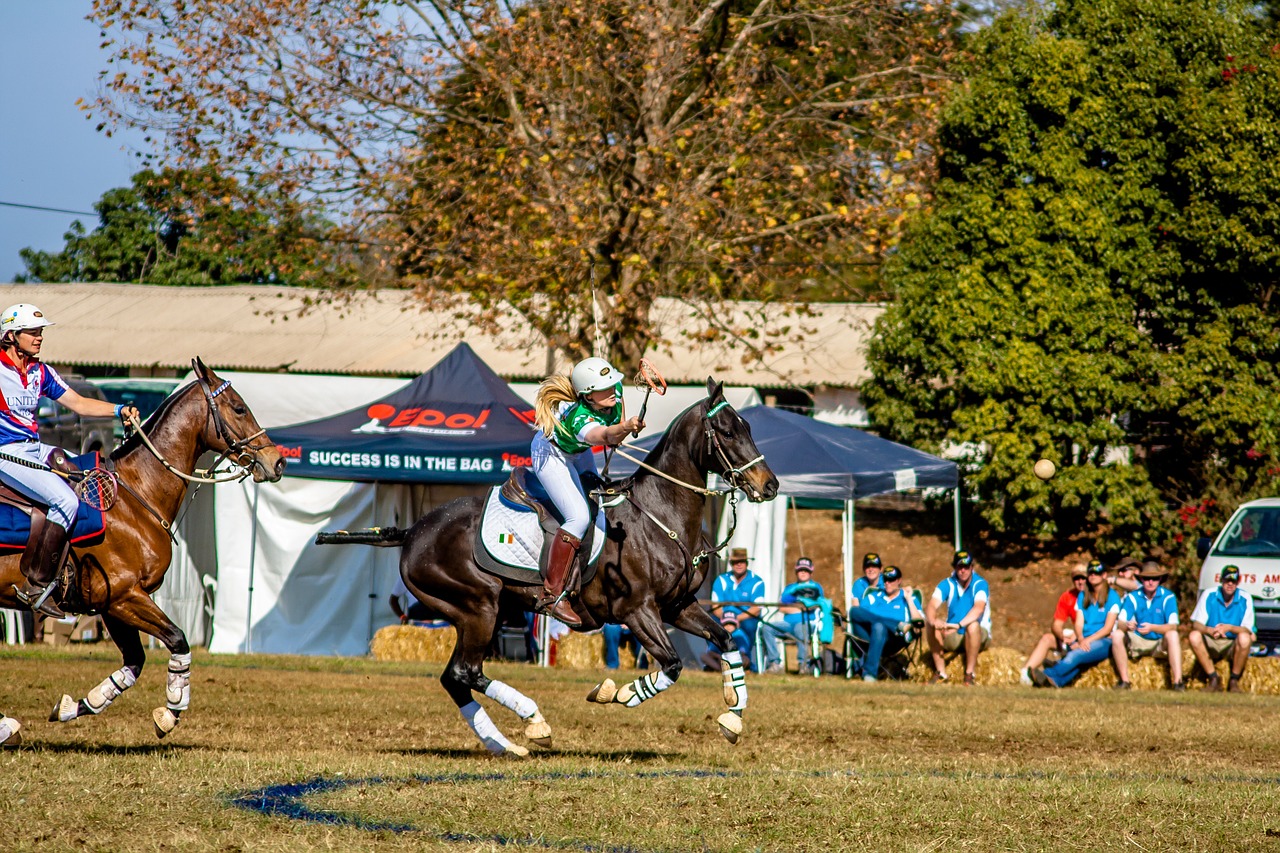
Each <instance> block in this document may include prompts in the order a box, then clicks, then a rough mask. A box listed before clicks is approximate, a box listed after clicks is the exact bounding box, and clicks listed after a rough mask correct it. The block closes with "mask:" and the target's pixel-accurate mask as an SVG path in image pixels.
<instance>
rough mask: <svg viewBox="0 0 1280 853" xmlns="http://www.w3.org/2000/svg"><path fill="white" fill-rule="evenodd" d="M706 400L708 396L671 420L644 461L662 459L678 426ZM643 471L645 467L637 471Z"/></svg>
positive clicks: (652, 461) (650, 462) (650, 461)
mask: <svg viewBox="0 0 1280 853" xmlns="http://www.w3.org/2000/svg"><path fill="white" fill-rule="evenodd" d="M706 402H707V398H706V397H703V398H702V399H701V400H698V401H697V402H696V403H694V404H693V405H691V406H689V407H688V408H686V409H685V410H684V411H682V412H681V413H680V414H678V415H676V416H675V417H674V418H673V419H672V420H671V425H670V426H668V427H667V429H666V430H665V431H664V432H663V433H662V437H661V438H659V439H658V443H657V444H655V445H654V446H653V449H652V450H650V451H649V452H648V454H646V455H645V457H644V461H645V462H647V463H649V464H650V465H652V464H653V463H654V462H656V461H658V460H659V459H661V458H662V454H663V453H665V452H666V448H667V442H668V441H670V440H671V436H672V434H673V433H675V432H677V431H678V430H677V429H676V428H677V427H681V426H683V425H684V421H685V418H687V417H689V415H690V413H692V412H693V410H694V409H696V408H698V407H699V406H701V405H702V404H703V403H706ZM699 417H701V415H699ZM643 472H644V469H643V468H641V469H640V470H639V471H637V472H636V474H641V473H643Z"/></svg>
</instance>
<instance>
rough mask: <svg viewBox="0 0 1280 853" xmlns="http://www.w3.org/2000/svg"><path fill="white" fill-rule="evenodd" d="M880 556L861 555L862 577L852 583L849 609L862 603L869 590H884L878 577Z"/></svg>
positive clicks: (872, 554)
mask: <svg viewBox="0 0 1280 853" xmlns="http://www.w3.org/2000/svg"><path fill="white" fill-rule="evenodd" d="M880 568H881V562H880V555H879V554H874V553H867V554H863V555H862V577H860V578H858V579H857V580H856V581H854V582H853V589H852V590H851V591H850V593H849V597H850V599H851V601H850V602H849V606H850V607H851V608H853V607H857V606H858V605H859V604H861V603H862V599H863V598H864V597H866V594H867V590H869V589H880V590H883V589H884V580H883V579H882V578H881V577H880Z"/></svg>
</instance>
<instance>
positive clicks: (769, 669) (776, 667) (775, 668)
mask: <svg viewBox="0 0 1280 853" xmlns="http://www.w3.org/2000/svg"><path fill="white" fill-rule="evenodd" d="M764 671H765V672H766V673H769V674H771V675H776V674H777V673H779V672H782V671H783V669H782V664H780V663H771V664H769V665H768V666H766V667H765V668H764Z"/></svg>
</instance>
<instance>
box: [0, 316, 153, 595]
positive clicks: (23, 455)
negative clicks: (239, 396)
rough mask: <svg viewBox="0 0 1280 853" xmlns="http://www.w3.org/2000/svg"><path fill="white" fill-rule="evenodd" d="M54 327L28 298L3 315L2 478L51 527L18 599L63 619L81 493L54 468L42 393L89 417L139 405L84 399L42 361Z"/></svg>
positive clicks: (25, 560) (33, 543)
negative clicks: (41, 422) (41, 419)
mask: <svg viewBox="0 0 1280 853" xmlns="http://www.w3.org/2000/svg"><path fill="white" fill-rule="evenodd" d="M52 325H53V323H50V322H49V321H48V320H47V319H46V318H45V316H44V314H43V313H42V312H41V311H40V309H39V308H37V307H36V306H34V305H28V304H27V303H25V302H20V303H18V304H17V305H10V306H9V307H8V308H6V309H5V310H4V313H3V314H0V483H4V485H6V486H8V487H9V488H11V489H13V490H14V491H15V492H20V493H21V494H23V495H25V496H26V497H28V498H30V499H31V500H33V501H37V502H38V503H40V504H43V505H45V506H47V507H48V515H47V518H46V520H45V523H44V525H42V526H40V529H39V530H38V531H37V534H38V535H35V536H32V537H31V539H30V540H28V542H27V548H26V550H25V551H23V552H22V562H21V568H22V574H23V575H24V576H25V578H26V580H25V581H24V583H23V584H22V586H21V587H18V586H16V585H15V587H14V590H15V592H16V593H17V597H18V600H19V601H21V602H22V603H23V604H25V605H27V606H29V607H30V608H31V609H32V610H37V611H39V612H41V613H45V614H47V615H49V616H54V617H61V616H62V611H61V610H60V609H59V608H58V606H57V605H56V604H55V603H54V602H53V601H52V600H50V597H49V596H50V594H51V593H52V592H53V590H54V588H55V587H56V586H57V573H58V568H59V567H60V566H61V564H62V561H63V560H65V559H66V554H67V548H68V546H69V544H70V535H69V534H68V532H67V531H69V530H70V529H71V525H72V524H73V523H74V522H75V518H76V510H78V509H79V507H80V499H79V498H77V497H76V493H75V492H74V491H72V490H71V486H70V485H68V484H67V481H66V480H65V479H63V478H62V477H60V476H58V475H57V474H55V473H54V472H53V471H51V470H49V464H48V460H49V455H50V454H51V453H53V452H54V450H55V448H53V447H50V446H48V445H46V444H42V443H41V441H40V433H39V427H38V426H37V424H36V406H37V405H38V404H39V402H40V398H41V397H49V398H50V399H53V400H57V401H58V402H59V403H61V404H62V405H64V406H66V407H67V408H68V409H70V410H71V411H73V412H75V413H77V414H79V415H84V416H86V417H111V416H113V415H114V416H115V417H120V416H121V415H128V416H131V417H134V418H136V417H137V416H138V410H137V409H135V408H134V407H133V406H113V405H112V404H111V403H108V402H107V401H106V400H94V399H91V398H88V397H82V396H80V395H79V394H77V393H76V392H75V391H74V390H72V389H71V388H70V387H68V386H67V384H66V383H65V382H64V381H63V380H62V377H61V376H59V375H58V372H57V371H56V370H54V369H53V368H52V367H49V366H48V365H47V364H44V363H42V362H41V361H40V347H41V345H42V344H43V343H44V330H45V328H46V327H48V326H52ZM6 457H7V458H6ZM17 460H23V461H25V462H27V463H30V465H34V466H36V467H28V466H27V465H24V464H22V461H17ZM34 522H35V520H34V519H33V525H34Z"/></svg>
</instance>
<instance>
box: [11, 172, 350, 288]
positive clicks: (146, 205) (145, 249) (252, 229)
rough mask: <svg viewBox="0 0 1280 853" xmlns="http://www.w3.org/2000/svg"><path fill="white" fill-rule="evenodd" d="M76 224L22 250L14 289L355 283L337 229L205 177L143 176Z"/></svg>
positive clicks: (219, 179) (193, 174) (108, 195)
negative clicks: (61, 284) (57, 241)
mask: <svg viewBox="0 0 1280 853" xmlns="http://www.w3.org/2000/svg"><path fill="white" fill-rule="evenodd" d="M94 210H95V211H97V213H98V217H99V218H98V225H97V227H95V228H94V229H93V230H92V231H86V230H85V228H84V226H83V225H81V224H80V222H79V221H78V220H77V221H76V222H74V223H72V225H71V228H70V230H69V231H67V233H66V235H65V240H66V245H65V246H64V247H63V248H62V250H61V251H59V252H41V251H35V250H32V249H23V250H22V252H21V257H22V260H23V263H24V264H25V265H26V272H25V273H22V274H20V275H19V276H18V280H19V281H111V282H136V283H143V284H173V285H214V284H268V283H270V284H292V285H318V284H323V285H327V286H335V285H342V284H349V283H351V282H352V281H353V280H355V279H356V278H357V277H358V274H357V270H356V268H355V267H354V266H353V260H354V259H353V258H351V257H348V254H347V253H346V252H345V251H343V250H342V248H341V245H340V244H335V243H333V242H332V238H333V235H334V232H333V228H332V226H331V225H329V224H328V223H327V222H325V221H323V220H320V219H317V218H315V217H314V216H311V215H308V214H306V213H304V212H302V211H301V210H299V209H298V208H297V207H296V206H290V205H287V204H280V203H278V202H277V201H276V200H272V199H269V198H267V197H265V196H264V194H263V193H260V192H254V191H250V190H247V189H246V188H245V187H244V186H243V185H241V184H240V183H239V182H237V181H236V180H234V179H232V178H228V177H223V176H219V175H217V174H216V173H214V172H212V171H210V170H202V171H185V170H176V169H164V170H162V171H159V172H153V171H151V170H143V171H140V172H138V173H137V174H135V175H134V176H133V179H132V181H131V186H129V187H120V188H117V189H113V190H108V191H107V192H105V193H104V194H103V196H102V198H101V199H100V200H99V201H98V202H96V203H95V204H94Z"/></svg>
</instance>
